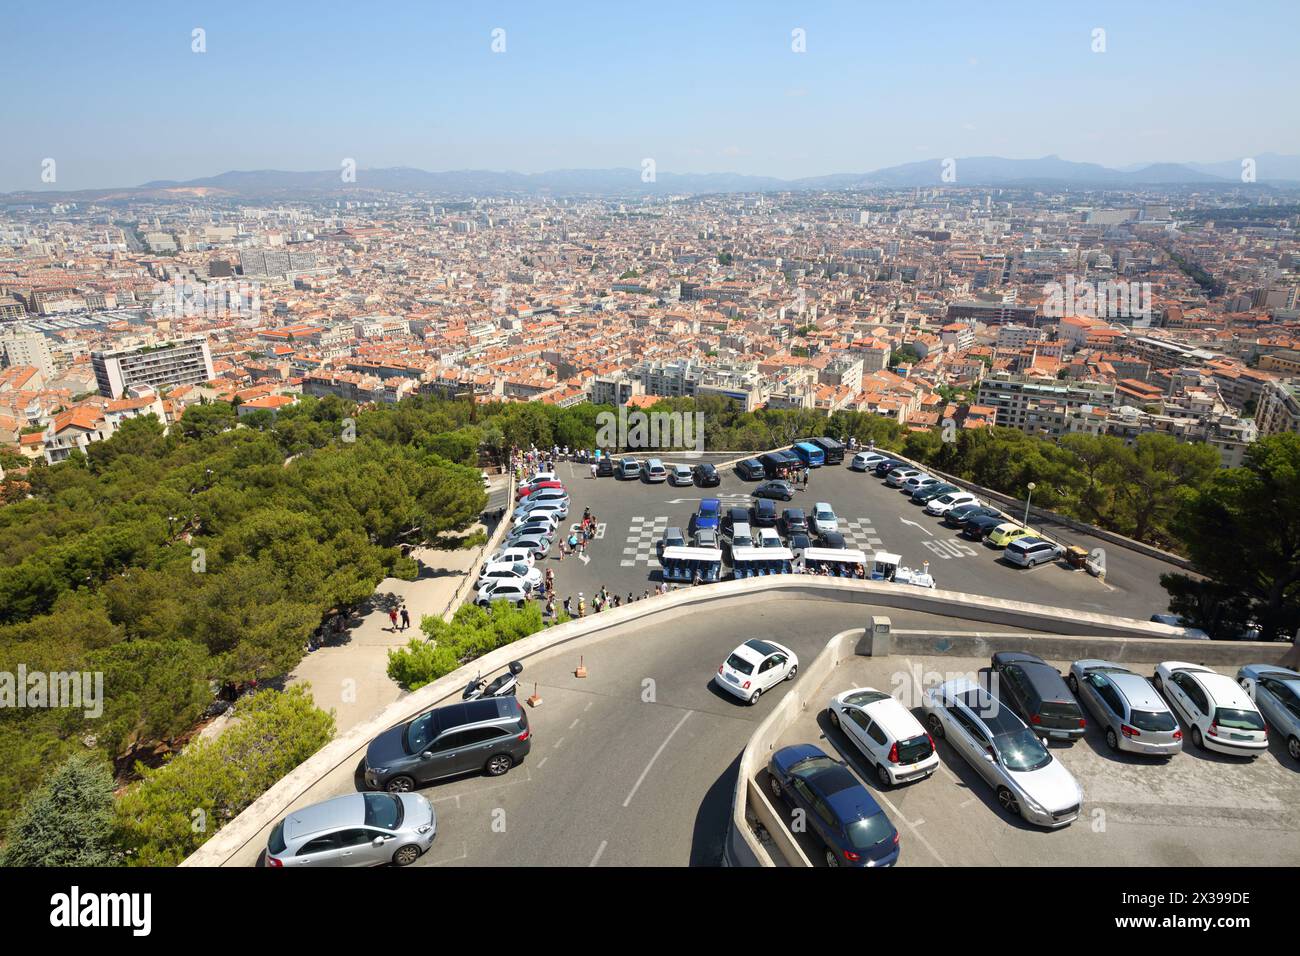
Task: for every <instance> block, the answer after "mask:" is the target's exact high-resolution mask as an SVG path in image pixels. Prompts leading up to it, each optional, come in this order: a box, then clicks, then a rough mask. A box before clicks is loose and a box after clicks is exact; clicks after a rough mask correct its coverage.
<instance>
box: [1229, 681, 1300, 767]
mask: <svg viewBox="0 0 1300 956" xmlns="http://www.w3.org/2000/svg"><path fill="white" fill-rule="evenodd" d="M1237 683H1239V684H1240V685H1241V686H1242V687H1244V688H1245V689H1246V692H1247V693H1248V694H1250V696H1251V697H1252V698H1253V699H1254V701H1255V706H1256V707H1258V708H1259V710H1260V713H1262V714H1263V715H1264V718H1265V719H1266V720H1267V721H1268V722H1269V723H1270V724H1272V725H1273V729H1274V730H1276V731H1277V732H1278V733H1279V734H1281V735H1282V736H1283V737H1285V738H1286V752H1287V753H1289V754H1290V755H1291V759H1292V760H1300V674H1298V673H1296V672H1295V671H1293V670H1288V669H1287V668H1285V667H1279V666H1278V665H1277V664H1244V665H1242V667H1241V669H1240V670H1239V671H1237Z"/></svg>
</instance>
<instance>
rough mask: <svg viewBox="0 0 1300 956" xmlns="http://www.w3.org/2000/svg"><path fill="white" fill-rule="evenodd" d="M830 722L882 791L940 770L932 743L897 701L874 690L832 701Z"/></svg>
mask: <svg viewBox="0 0 1300 956" xmlns="http://www.w3.org/2000/svg"><path fill="white" fill-rule="evenodd" d="M827 712H828V713H829V715H830V721H831V723H832V724H834V725H835V726H836V727H838V728H839V729H840V730H842V731H844V736H846V737H848V738H849V740H851V741H853V743H854V744H855V745H856V746H857V748H858V749H859V750H861V751H862V753H863V755H864V756H865V757H866V758H867V759H868V760H870V761H871V762H872V763H873V764H874V765H875V767H876V778H877V779H878V780H879V781H880V785H881V786H882V787H889V786H892V785H893V784H896V783H906V782H907V781H909V780H924V779H925V778H926V777H928V776H930V774H932V773H934V772H935V771H936V770H938V769H939V754H938V751H936V750H935V747H934V739H933V738H932V737H931V736H930V735H929V734H927V733H926V732H925V728H924V727H922V726H921V722H920V721H919V720H917V719H916V718H915V717H913V716H912V712H911V711H910V710H908V709H907V708H906V707H904V706H903V705H902V704H901V703H899V701H898V700H896V699H895V698H893V697H891V696H890V695H889V694H886V693H884V692H883V691H879V690H876V689H875V688H874V687H855V688H854V689H853V690H846V691H845V692H844V693H842V694H837V695H836V696H835V697H832V698H831V702H830V706H829V707H828V708H827Z"/></svg>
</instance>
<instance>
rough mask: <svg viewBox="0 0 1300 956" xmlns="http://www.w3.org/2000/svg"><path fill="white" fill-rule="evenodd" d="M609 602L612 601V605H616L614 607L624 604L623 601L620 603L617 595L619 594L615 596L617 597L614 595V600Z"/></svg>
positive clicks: (611, 599)
mask: <svg viewBox="0 0 1300 956" xmlns="http://www.w3.org/2000/svg"><path fill="white" fill-rule="evenodd" d="M609 600H610V603H611V604H613V605H614V607H618V606H619V605H620V604H621V603H623V602H622V601H620V600H619V599H618V595H617V594H615V595H614V596H613V597H612V598H610V599H609Z"/></svg>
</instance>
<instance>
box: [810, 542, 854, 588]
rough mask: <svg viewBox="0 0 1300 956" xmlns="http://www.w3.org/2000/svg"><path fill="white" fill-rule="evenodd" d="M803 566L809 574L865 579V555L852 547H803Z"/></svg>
mask: <svg viewBox="0 0 1300 956" xmlns="http://www.w3.org/2000/svg"><path fill="white" fill-rule="evenodd" d="M803 568H804V570H805V571H807V572H808V573H809V574H827V575H829V576H830V577H833V578H862V579H863V580H865V579H866V577H867V556H866V554H865V553H864V552H862V551H858V550H855V549H853V548H805V549H804V553H803ZM859 572H861V573H859Z"/></svg>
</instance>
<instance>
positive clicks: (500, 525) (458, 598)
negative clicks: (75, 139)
mask: <svg viewBox="0 0 1300 956" xmlns="http://www.w3.org/2000/svg"><path fill="white" fill-rule="evenodd" d="M514 500H515V478H514V475H513V474H512V475H511V476H510V477H509V479H508V480H507V483H506V508H505V511H504V512H503V513H502V515H501V520H500V521H498V522H497V526H496V527H495V528H494V529H492V536H491V537H490V538H488V540H487V543H486V544H484V545H482V546H481V547H480V548H479V551H478V554H477V555H476V556H475V557H474V561H473V563H472V564H471V565H470V569H469V573H467V574H466V575H465V580H464V581H461V582H460V587H458V588H456V593H455V594H453V595H452V596H451V600H450V601H448V602H447V609H446V610H445V611H443V612H442V619H443V620H444V621H450V620H451V619H452V617H453V616H455V614H456V612H457V611H458V610H459V609H460V606H461V605H462V604H464V603H465V599H466V598H468V597H469V595H470V592H471V591H472V590H473V589H474V584H475V583H476V582H477V581H478V573H477V569H478V564H479V561H480V560H481V559H482V558H484V557H486V556H487V555H489V554H492V553H493V552H494V551H496V549H497V546H498V545H500V544H501V539H502V538H504V537H505V536H506V531H507V530H508V529H509V528H510V515H511V514H512V513H513V511H514Z"/></svg>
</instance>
